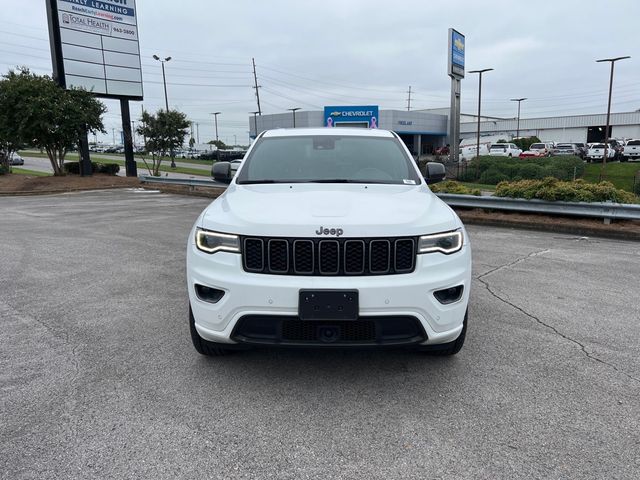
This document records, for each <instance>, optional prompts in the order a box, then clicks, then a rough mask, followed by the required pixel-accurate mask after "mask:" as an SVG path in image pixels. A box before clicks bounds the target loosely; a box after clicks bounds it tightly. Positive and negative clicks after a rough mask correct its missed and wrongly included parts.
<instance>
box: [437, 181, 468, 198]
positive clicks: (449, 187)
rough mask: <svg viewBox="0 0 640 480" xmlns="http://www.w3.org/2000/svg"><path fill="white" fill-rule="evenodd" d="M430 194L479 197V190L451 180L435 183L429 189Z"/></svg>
mask: <svg viewBox="0 0 640 480" xmlns="http://www.w3.org/2000/svg"><path fill="white" fill-rule="evenodd" d="M429 188H430V189H431V191H432V192H435V193H457V194H459V195H475V196H476V197H479V196H480V195H481V193H480V189H479V188H469V187H467V186H466V185H463V184H461V183H458V182H454V181H453V180H447V181H446V182H442V183H436V184H435V185H431V186H430V187H429Z"/></svg>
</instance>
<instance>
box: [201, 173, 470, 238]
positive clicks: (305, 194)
mask: <svg viewBox="0 0 640 480" xmlns="http://www.w3.org/2000/svg"><path fill="white" fill-rule="evenodd" d="M200 224H201V225H200V226H201V227H202V228H206V229H208V230H215V231H220V232H226V233H234V234H239V235H257V236H279V237H315V236H318V235H319V234H318V233H317V231H319V230H321V227H322V230H324V229H325V228H327V229H329V230H331V229H341V230H342V232H343V234H342V236H343V237H383V236H405V235H406V236H414V235H424V234H428V233H436V232H442V231H447V230H453V229H456V228H458V227H460V225H461V224H460V221H459V220H458V218H457V216H456V215H455V213H454V212H453V211H452V210H451V209H450V208H449V207H448V206H447V205H446V204H445V203H444V202H442V201H441V200H440V199H439V198H438V197H437V196H436V195H434V194H433V193H431V191H430V190H429V189H428V187H426V186H425V185H417V186H405V185H363V184H282V185H236V184H232V185H230V186H229V188H228V189H227V190H226V192H225V193H224V194H223V195H221V196H220V197H219V198H218V199H216V200H215V201H214V202H213V203H212V204H211V205H210V206H209V207H208V208H207V209H206V210H205V211H204V212H203V215H202V216H201V217H200ZM327 236H333V235H331V234H329V235H327Z"/></svg>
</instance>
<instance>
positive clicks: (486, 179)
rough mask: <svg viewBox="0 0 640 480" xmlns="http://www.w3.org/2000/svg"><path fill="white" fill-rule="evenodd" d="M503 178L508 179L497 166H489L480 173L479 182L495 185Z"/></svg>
mask: <svg viewBox="0 0 640 480" xmlns="http://www.w3.org/2000/svg"><path fill="white" fill-rule="evenodd" d="M504 180H509V176H508V175H507V174H505V173H502V172H501V171H500V170H498V169H497V168H490V169H488V170H486V171H484V172H482V174H481V175H480V183H484V184H486V185H496V184H498V183H500V182H502V181H504Z"/></svg>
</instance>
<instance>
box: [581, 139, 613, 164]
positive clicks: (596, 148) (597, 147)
mask: <svg viewBox="0 0 640 480" xmlns="http://www.w3.org/2000/svg"><path fill="white" fill-rule="evenodd" d="M615 156H616V151H615V149H614V148H613V147H611V146H609V148H607V160H610V159H612V158H613V157H615ZM603 158H604V143H594V144H593V145H591V146H590V147H589V151H588V152H587V161H588V162H591V161H596V160H602V159H603Z"/></svg>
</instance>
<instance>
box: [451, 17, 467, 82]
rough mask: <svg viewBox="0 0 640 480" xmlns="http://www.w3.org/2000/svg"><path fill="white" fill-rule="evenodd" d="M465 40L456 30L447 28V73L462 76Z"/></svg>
mask: <svg viewBox="0 0 640 480" xmlns="http://www.w3.org/2000/svg"><path fill="white" fill-rule="evenodd" d="M464 49H465V40H464V35H462V34H461V33H460V32H458V31H457V30H454V29H453V28H450V29H449V75H450V76H453V77H457V78H464Z"/></svg>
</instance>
